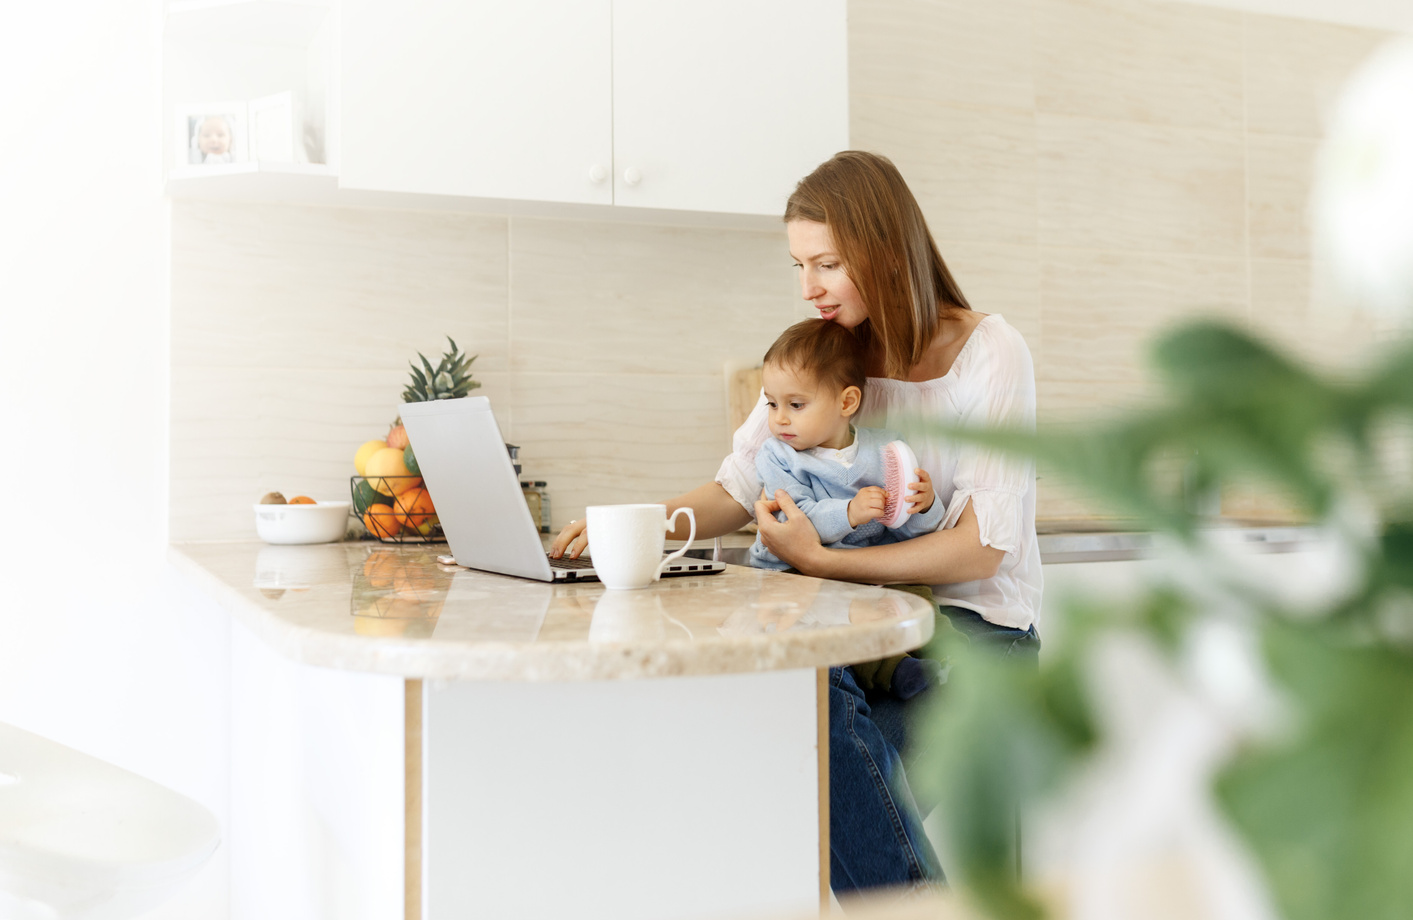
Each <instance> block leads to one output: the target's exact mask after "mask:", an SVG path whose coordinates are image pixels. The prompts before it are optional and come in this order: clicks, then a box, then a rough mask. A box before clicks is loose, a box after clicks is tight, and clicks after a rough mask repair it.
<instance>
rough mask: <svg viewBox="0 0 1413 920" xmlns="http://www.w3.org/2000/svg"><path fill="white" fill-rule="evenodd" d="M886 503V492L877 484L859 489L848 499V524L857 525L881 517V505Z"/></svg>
mask: <svg viewBox="0 0 1413 920" xmlns="http://www.w3.org/2000/svg"><path fill="white" fill-rule="evenodd" d="M887 503H888V493H887V492H885V491H883V490H882V489H881V488H879V487H878V486H869V487H867V488H864V489H859V492H858V494H857V495H855V496H854V497H853V498H851V499H849V526H850V527H858V526H859V525H861V524H867V523H868V522H869V521H872V520H874V519H876V518H881V517H883V506H884V505H886V504H887Z"/></svg>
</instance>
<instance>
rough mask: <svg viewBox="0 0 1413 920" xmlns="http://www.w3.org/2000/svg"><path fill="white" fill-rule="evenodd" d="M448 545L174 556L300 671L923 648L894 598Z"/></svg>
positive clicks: (807, 664) (777, 662)
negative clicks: (572, 580) (615, 577)
mask: <svg viewBox="0 0 1413 920" xmlns="http://www.w3.org/2000/svg"><path fill="white" fill-rule="evenodd" d="M445 552H446V547H445V545H430V546H429V545H415V544H414V545H404V546H394V545H384V544H376V543H330V544H323V545H315V546H269V545H266V544H263V543H215V544H184V545H179V546H174V547H172V550H171V558H172V561H173V562H174V563H175V564H176V565H177V566H178V567H179V568H181V569H182V570H183V571H185V572H186V574H187V575H188V576H189V577H190V578H191V579H192V580H193V581H194V582H196V583H197V584H199V585H201V586H202V587H203V588H205V589H206V591H207V592H208V593H209V594H210V595H211V596H213V597H214V598H215V599H216V600H217V601H218V602H219V603H221V604H222V606H224V607H226V608H227V609H228V610H230V611H231V613H233V614H234V615H235V616H236V617H237V618H238V619H239V620H240V621H241V622H242V623H244V625H245V626H246V627H247V628H249V629H250V630H251V631H252V632H253V633H255V635H257V636H258V637H259V638H261V639H262V640H263V641H264V642H265V643H266V644H267V645H269V646H270V647H271V648H273V649H274V650H275V651H277V652H279V653H280V654H282V655H284V656H285V657H288V658H292V659H294V660H296V661H299V662H302V663H304V664H312V665H320V666H323V667H332V668H342V669H347V670H357V671H367V672H373V673H381V674H393V675H398V676H402V677H407V678H433V679H442V680H527V681H544V680H549V681H571V680H599V679H624V678H649V677H669V676H684V675H706V674H731V673H743V672H754V671H771V670H782V669H792V668H821V667H828V666H831V665H839V664H847V663H850V662H855V661H868V660H871V659H874V658H880V657H883V656H886V655H891V654H895V653H897V652H903V651H907V650H909V649H914V648H917V647H918V646H920V645H922V644H923V643H925V642H926V641H927V640H928V639H929V638H930V637H931V635H932V626H933V624H932V609H931V607H930V606H929V605H928V604H926V603H925V602H924V601H922V600H920V599H918V598H916V597H914V596H912V595H909V594H906V593H903V592H900V591H890V590H885V589H882V588H875V587H868V586H863V585H853V584H846V583H843V582H833V581H824V580H821V579H818V578H807V577H804V576H798V575H784V574H781V573H778V572H767V571H762V570H759V569H751V568H744V567H740V566H728V568H727V570H726V572H724V573H723V574H720V575H704V576H690V575H689V576H683V577H676V578H665V579H662V580H661V581H659V582H658V583H656V584H654V585H651V586H649V587H647V588H643V589H640V590H636V591H608V590H607V589H605V588H604V587H603V586H601V585H599V584H597V583H594V582H585V583H582V584H565V585H549V584H544V583H541V582H535V581H528V580H526V579H521V578H510V577H506V576H501V575H492V574H488V573H485V572H475V571H470V570H467V569H462V568H459V567H456V566H446V565H441V564H439V563H438V562H437V558H436V557H437V556H438V555H439V554H442V553H445Z"/></svg>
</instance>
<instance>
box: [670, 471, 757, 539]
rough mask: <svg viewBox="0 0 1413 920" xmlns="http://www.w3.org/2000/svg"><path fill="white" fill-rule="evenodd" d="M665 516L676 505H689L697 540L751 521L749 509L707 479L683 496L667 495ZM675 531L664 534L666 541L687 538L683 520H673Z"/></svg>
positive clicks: (714, 535)
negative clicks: (694, 519)
mask: <svg viewBox="0 0 1413 920" xmlns="http://www.w3.org/2000/svg"><path fill="white" fill-rule="evenodd" d="M666 505H667V513H668V514H669V515H671V514H672V512H674V511H676V510H677V509H678V508H691V509H692V515H693V516H694V517H695V518H696V519H697V539H698V540H710V539H712V538H714V537H721V536H725V535H726V534H728V533H735V532H736V531H738V530H740V529H741V528H742V527H745V526H746V525H747V524H749V523H750V522H751V515H750V512H749V511H747V510H746V509H745V508H742V507H741V504H740V502H738V501H736V499H734V498H732V497H731V495H730V493H728V492H727V491H726V490H725V489H723V488H722V487H721V483H719V482H709V483H707V484H706V485H701V486H697V487H696V488H695V489H693V490H692V491H690V492H688V493H687V494H686V495H679V496H677V497H676V498H669V499H668V500H667V502H666ZM677 522H678V523H677V527H678V530H674V531H671V532H670V533H668V535H667V539H669V540H685V539H687V522H686V520H685V519H683V518H678V519H677Z"/></svg>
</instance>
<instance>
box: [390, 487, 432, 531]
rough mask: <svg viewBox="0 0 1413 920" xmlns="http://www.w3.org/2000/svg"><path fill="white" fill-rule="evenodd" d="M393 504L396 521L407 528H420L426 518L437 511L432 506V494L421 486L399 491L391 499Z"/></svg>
mask: <svg viewBox="0 0 1413 920" xmlns="http://www.w3.org/2000/svg"><path fill="white" fill-rule="evenodd" d="M393 504H394V505H395V506H396V507H397V511H396V513H395V516H396V517H397V522H398V523H399V524H401V525H402V526H403V527H406V528H407V529H408V530H419V529H421V527H422V525H423V524H424V523H425V522H426V520H427V518H429V517H431V516H432V515H433V514H436V512H437V509H436V508H434V507H432V496H430V495H428V494H427V490H426V489H424V488H422V487H421V486H417V487H416V488H412V489H408V490H407V491H406V492H403V493H401V494H400V495H398V497H397V498H395V499H393Z"/></svg>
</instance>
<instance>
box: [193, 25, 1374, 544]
mask: <svg viewBox="0 0 1413 920" xmlns="http://www.w3.org/2000/svg"><path fill="white" fill-rule="evenodd" d="M849 28H850V78H851V89H852V95H851V120H852V141H851V143H852V145H853V146H855V147H860V148H863V149H870V150H877V151H879V152H881V153H884V154H886V155H888V156H890V157H892V158H893V160H894V161H895V162H896V163H897V164H898V166H899V167H900V168H901V169H902V171H903V174H904V176H905V177H907V179H908V181H909V183H910V184H911V186H912V187H913V189H914V190H915V192H916V193H917V195H918V198H919V200H920V201H921V203H922V206H923V209H924V210H925V212H926V213H927V217H928V220H929V222H930V224H931V226H932V228H933V231H934V233H935V235H936V236H937V238H938V242H939V245H940V246H941V248H942V251H943V254H944V256H945V257H946V258H947V260H948V262H949V264H950V265H951V266H952V269H953V271H954V273H955V274H956V276H957V278H958V280H959V282H960V283H961V285H962V288H963V290H964V291H965V292H966V293H967V296H968V297H969V299H970V300H971V301H972V304H973V306H974V307H976V308H977V309H978V310H982V311H984V312H988V313H1002V314H1004V315H1005V316H1006V318H1007V320H1008V321H1010V322H1011V323H1012V324H1013V325H1015V326H1016V327H1017V328H1018V329H1020V330H1021V332H1022V333H1024V335H1025V336H1026V339H1027V341H1028V342H1029V344H1030V348H1031V351H1032V353H1033V355H1034V357H1035V363H1036V370H1037V381H1038V388H1039V403H1040V412H1041V418H1042V421H1053V420H1067V419H1073V418H1078V417H1084V416H1086V415H1089V414H1092V413H1093V412H1095V411H1096V410H1102V409H1107V408H1110V407H1113V406H1121V405H1125V404H1128V403H1131V402H1133V401H1134V400H1135V399H1137V398H1140V397H1141V395H1142V394H1144V393H1145V392H1147V391H1148V387H1149V384H1148V382H1147V380H1146V378H1145V375H1144V373H1143V370H1142V366H1143V345H1144V342H1146V341H1147V339H1148V338H1149V337H1150V336H1151V335H1152V334H1153V333H1154V332H1155V331H1157V330H1158V329H1160V328H1161V327H1162V326H1164V325H1166V324H1168V323H1170V322H1172V321H1174V320H1177V319H1180V318H1182V317H1185V316H1189V315H1192V314H1194V313H1197V312H1203V311H1212V312H1216V313H1219V314H1221V315H1224V316H1227V317H1230V318H1235V319H1238V320H1244V321H1249V322H1251V323H1252V324H1253V325H1254V326H1256V327H1257V328H1259V329H1261V330H1263V331H1265V332H1267V333H1269V334H1270V335H1272V336H1273V337H1275V338H1276V339H1278V340H1279V341H1281V342H1283V343H1285V344H1288V345H1290V346H1292V347H1294V348H1296V349H1298V350H1299V351H1300V352H1301V353H1303V354H1306V355H1309V356H1311V357H1314V358H1317V359H1319V360H1321V361H1323V362H1327V363H1331V364H1339V363H1341V362H1343V361H1345V360H1346V359H1348V357H1349V356H1350V355H1352V354H1353V353H1354V352H1355V351H1356V350H1357V349H1359V348H1361V347H1363V346H1364V345H1366V344H1367V343H1368V342H1370V341H1371V340H1372V339H1374V338H1375V337H1376V336H1377V331H1376V330H1374V329H1373V328H1371V327H1370V325H1369V324H1368V323H1367V322H1364V321H1362V320H1360V319H1359V318H1358V317H1356V315H1354V314H1352V313H1351V312H1349V311H1348V310H1347V309H1343V308H1342V305H1341V304H1340V303H1339V302H1338V300H1337V299H1336V298H1333V297H1331V296H1330V295H1329V294H1328V293H1327V292H1326V291H1325V289H1324V288H1323V286H1322V285H1321V284H1320V282H1319V280H1318V279H1319V278H1320V272H1319V266H1318V265H1315V264H1312V262H1311V257H1310V253H1309V249H1308V244H1307V230H1308V228H1307V227H1306V225H1305V219H1304V214H1305V197H1306V194H1307V191H1308V184H1309V173H1310V161H1311V156H1312V153H1313V151H1314V149H1315V145H1316V143H1317V141H1318V138H1319V133H1320V117H1319V115H1320V107H1321V105H1322V104H1323V103H1324V102H1325V101H1326V100H1328V99H1329V98H1330V96H1331V95H1332V93H1333V91H1334V89H1335V88H1336V87H1337V86H1338V84H1339V81H1340V80H1341V79H1342V78H1343V77H1344V76H1345V75H1346V74H1347V73H1348V72H1349V70H1350V69H1351V68H1352V67H1353V66H1354V65H1355V64H1356V63H1357V62H1358V61H1359V59H1360V58H1361V57H1362V56H1363V55H1364V54H1365V53H1367V51H1368V50H1370V49H1371V48H1372V47H1373V46H1374V45H1375V44H1376V43H1377V42H1378V41H1379V40H1380V39H1381V38H1382V37H1383V36H1382V34H1381V33H1377V32H1373V31H1368V30H1361V29H1354V28H1349V27H1344V26H1335V25H1329V24H1324V23H1313V22H1305V21H1300V20H1294V19H1282V18H1276V17H1269V16H1257V15H1252V14H1243V13H1236V12H1231V11H1227V10H1220V9H1215V8H1211V7H1206V6H1199V5H1192V4H1175V3H1162V2H1153V0H992V2H989V3H985V4H978V3H974V2H970V0H854V2H852V3H851V4H850V26H849ZM172 239H173V251H172V352H173V356H172V363H173V371H172V393H173V397H172V401H173V405H172V441H173V444H172V493H171V507H172V528H171V534H172V538H173V539H174V540H193V539H228V538H244V537H249V536H251V535H252V534H253V529H252V523H251V514H250V510H249V505H250V503H252V502H253V501H255V500H256V499H257V498H258V496H259V495H260V494H262V493H263V492H266V491H268V490H270V489H281V490H285V491H287V492H288V491H291V490H293V491H296V492H307V493H309V494H312V495H315V496H316V497H318V496H329V497H333V496H342V495H343V494H344V493H345V492H346V490H347V477H348V476H349V475H350V474H351V473H352V455H353V451H354V450H355V449H356V447H357V446H358V445H359V444H361V443H362V442H363V441H365V440H368V439H369V438H373V437H378V436H381V434H382V433H383V432H384V431H385V430H386V428H387V425H388V423H389V422H390V421H391V420H392V417H393V415H394V414H395V412H396V407H397V402H398V398H399V394H400V393H401V390H402V385H403V382H404V380H405V378H406V373H407V365H406V362H407V360H408V359H410V358H412V357H413V356H414V355H415V354H416V352H418V351H421V352H423V353H425V354H427V356H428V357H429V358H432V359H433V360H434V361H435V359H436V356H437V355H438V354H440V352H441V350H442V348H443V347H444V345H445V336H446V335H448V334H449V335H451V336H452V337H453V338H455V339H456V341H457V343H458V344H460V345H461V346H462V347H463V348H464V349H466V350H467V351H468V352H470V353H472V354H477V355H478V356H479V357H478V358H477V360H476V363H475V365H474V371H475V376H476V377H477V379H479V380H481V381H482V383H483V384H484V386H483V388H482V389H480V390H478V391H476V392H477V393H478V394H483V395H487V396H489V397H491V400H492V404H493V405H494V406H496V410H497V414H498V417H499V418H500V421H501V424H502V426H503V428H504V431H505V434H506V437H507V438H509V439H511V440H512V441H514V442H516V443H519V444H521V445H522V448H523V450H522V453H521V456H522V459H523V461H524V463H525V465H526V473H527V474H530V475H533V476H534V477H535V478H540V479H545V480H547V481H548V482H549V483H550V488H551V494H552V497H553V501H554V512H555V515H554V516H555V519H556V523H562V522H563V521H566V520H568V519H569V518H571V517H578V516H580V515H581V513H582V509H583V507H584V505H585V504H588V503H593V502H601V501H635V500H651V499H660V498H663V497H666V496H667V495H670V494H674V493H676V492H678V491H682V490H684V489H686V488H689V487H691V486H693V485H696V484H698V483H700V482H702V481H704V480H706V479H707V478H709V477H710V475H711V474H712V473H713V471H714V470H715V469H716V466H717V463H718V462H719V460H720V458H721V455H722V454H723V452H724V451H725V450H726V448H727V445H728V443H729V432H728V431H727V423H726V402H727V396H726V391H725V383H724V380H723V376H722V372H723V367H724V365H725V364H726V363H727V362H738V363H739V362H750V361H753V360H756V359H758V358H759V356H760V355H761V354H762V353H763V352H764V350H765V348H766V346H767V345H769V343H770V342H771V341H772V340H773V338H774V337H775V335H776V334H777V333H778V332H779V331H780V330H781V329H782V328H784V327H785V326H786V325H788V324H789V323H790V322H791V321H793V320H794V319H797V318H800V317H803V316H807V315H809V311H808V310H807V309H806V307H805V305H804V304H803V302H802V301H801V300H800V298H799V294H798V289H797V287H796V284H795V278H794V274H793V270H792V269H791V268H790V261H789V257H788V254H787V248H786V243H785V236H784V233H783V230H782V231H774V232H767V231H749V230H726V229H689V228H678V227H654V226H644V225H639V224H626V223H593V222H585V221H571V220H543V219H526V218H505V217H484V216H474V215H465V214H447V213H434V212H407V211H385V210H329V209H315V208H300V207H288V206H277V205H256V204H247V205H234V204H217V203H201V202H191V201H175V202H174V203H173V217H172ZM1312 279H1314V280H1312ZM1044 472H1045V471H1043V470H1042V476H1043V478H1042V481H1041V490H1040V505H1039V511H1040V514H1041V516H1042V517H1065V516H1077V515H1088V514H1090V513H1092V511H1093V509H1092V508H1090V506H1088V505H1087V504H1086V503H1084V502H1082V501H1079V500H1077V499H1076V498H1075V497H1074V496H1072V495H1071V494H1070V492H1069V490H1068V489H1066V488H1065V487H1064V486H1063V484H1062V483H1059V482H1057V481H1056V480H1055V478H1054V477H1053V476H1045V475H1044ZM1227 502H1228V510H1231V511H1237V512H1241V513H1246V514H1261V513H1271V512H1273V511H1275V510H1278V507H1279V502H1278V501H1277V500H1274V499H1268V498H1264V497H1262V496H1259V495H1255V494H1248V493H1244V492H1241V493H1233V494H1231V495H1229V496H1228V498H1227Z"/></svg>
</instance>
